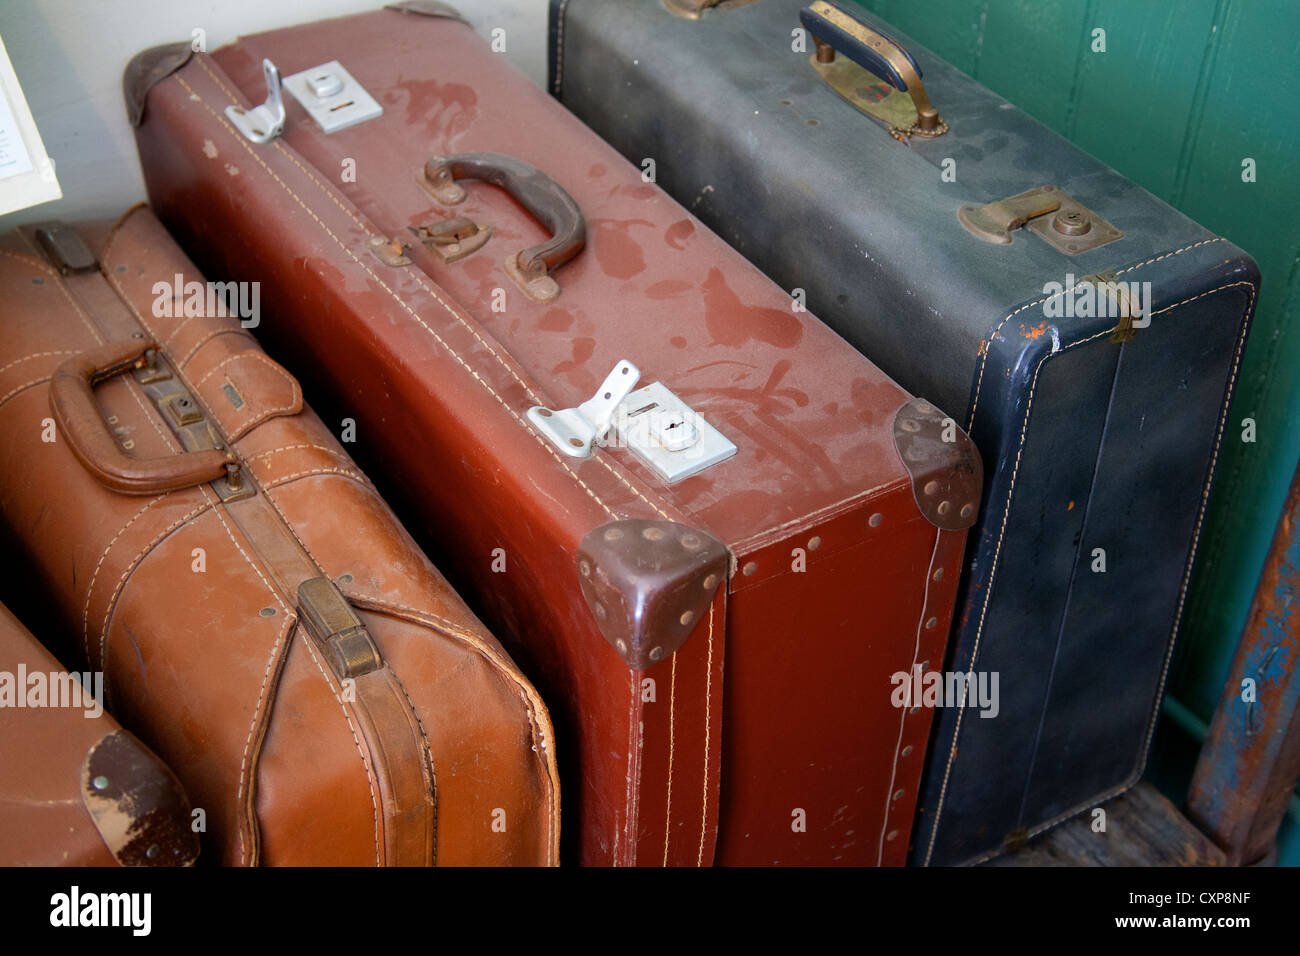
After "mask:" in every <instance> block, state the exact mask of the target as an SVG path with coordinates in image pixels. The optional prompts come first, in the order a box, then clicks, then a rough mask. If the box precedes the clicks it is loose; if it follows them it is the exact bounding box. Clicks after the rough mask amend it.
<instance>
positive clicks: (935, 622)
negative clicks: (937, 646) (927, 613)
mask: <svg viewBox="0 0 1300 956" xmlns="http://www.w3.org/2000/svg"><path fill="white" fill-rule="evenodd" d="M938 623H939V619H938V618H937V617H932V618H930V620H928V621H926V622H925V629H926V630H927V631H932V630H934V628H935V627H936V625H938Z"/></svg>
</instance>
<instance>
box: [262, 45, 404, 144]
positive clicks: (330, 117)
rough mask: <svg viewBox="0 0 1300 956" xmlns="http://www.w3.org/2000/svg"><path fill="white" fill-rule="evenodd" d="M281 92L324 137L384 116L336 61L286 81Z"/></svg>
mask: <svg viewBox="0 0 1300 956" xmlns="http://www.w3.org/2000/svg"><path fill="white" fill-rule="evenodd" d="M284 88H285V89H287V90H288V91H289V92H290V93H292V94H293V98H294V99H295V100H297V101H298V102H299V103H300V104H301V105H302V108H303V109H305V110H306V111H307V112H308V113H309V114H311V118H312V119H314V120H315V121H316V123H317V125H319V126H320V128H321V129H323V130H324V131H325V132H326V133H337V132H338V131H339V130H341V129H347V128H348V127H349V126H356V125H357V124H358V123H364V122H365V121H366V120H368V119H374V118H375V117H376V116H382V115H383V113H384V108H383V107H382V106H380V105H379V103H378V102H376V100H375V98H374V97H373V96H371V95H370V94H369V93H367V92H366V90H365V87H363V86H362V85H361V84H360V83H358V82H357V81H356V80H355V79H354V78H353V76H352V74H351V73H349V72H348V71H347V70H345V69H344V68H343V64H341V63H339V61H338V60H330V61H329V62H328V63H322V64H321V65H320V66H317V67H314V68H312V69H310V70H303V71H302V72H301V73H295V74H293V76H290V77H286V78H285V81H284Z"/></svg>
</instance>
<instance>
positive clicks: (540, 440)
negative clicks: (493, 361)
mask: <svg viewBox="0 0 1300 956" xmlns="http://www.w3.org/2000/svg"><path fill="white" fill-rule="evenodd" d="M200 62H202V61H200ZM173 77H174V78H175V79H176V81H177V82H178V83H179V84H180V85H181V86H182V87H184V88H185V89H186V90H188V91H189V92H190V94H191V96H193V97H194V98H195V99H197V100H198V101H199V102H200V103H201V104H202V105H203V107H204V108H205V109H206V110H207V111H208V112H209V113H210V114H212V116H213V117H214V118H216V119H217V120H218V122H219V123H220V124H221V125H222V126H224V127H225V128H226V129H227V131H228V132H229V133H230V135H231V137H232V138H234V139H236V141H237V142H239V143H240V144H241V145H243V146H244V147H245V148H246V149H248V152H249V155H250V156H252V157H253V159H254V160H256V161H257V162H258V163H259V164H260V165H261V166H262V168H263V169H265V170H266V172H267V173H268V174H269V175H270V176H271V178H272V179H274V180H275V181H276V182H277V183H279V184H280V186H281V188H283V189H284V190H285V191H286V192H287V193H288V194H289V195H290V196H293V198H294V199H295V200H296V201H297V202H298V204H299V205H300V206H301V207H302V209H303V211H305V212H306V213H307V214H308V215H310V216H311V217H312V218H313V219H315V220H316V223H317V224H318V225H319V226H320V227H321V229H322V231H324V232H325V233H326V234H327V235H328V236H329V237H330V238H331V239H333V240H334V241H335V243H337V244H338V246H339V248H341V249H342V250H343V252H344V253H345V254H346V255H347V256H348V257H349V258H350V259H352V261H353V262H355V263H356V264H357V265H358V266H360V267H361V268H362V269H363V270H364V271H365V272H366V273H368V274H369V275H370V277H371V278H372V279H374V280H375V282H376V283H377V284H378V285H379V286H380V287H381V288H383V289H384V291H386V292H387V293H388V294H389V295H390V296H391V297H392V298H393V299H394V300H395V301H396V302H397V303H398V305H400V306H401V307H402V308H403V309H404V310H405V311H406V313H407V314H408V315H410V316H411V318H412V319H414V320H415V322H416V323H417V324H418V325H420V326H421V327H422V328H423V329H424V330H425V331H426V332H428V333H429V334H430V335H431V336H433V338H434V340H435V341H437V343H438V344H439V345H441V346H442V347H443V349H444V350H445V351H447V352H448V353H449V354H450V355H451V356H452V358H454V359H455V360H456V362H457V363H458V364H459V365H460V366H461V367H462V368H464V369H465V370H466V371H467V372H468V373H469V374H470V376H471V377H472V378H473V379H474V380H475V381H477V382H478V383H479V384H480V385H482V386H483V387H484V388H485V389H486V390H487V391H488V392H489V394H491V395H492V397H493V398H495V399H496V401H497V403H498V404H500V405H501V407H502V408H504V409H505V410H506V412H507V413H509V415H510V416H511V417H512V418H513V419H514V420H515V421H516V422H517V423H518V424H519V425H520V426H521V427H522V428H523V429H524V430H525V431H526V432H527V433H528V434H529V435H531V436H532V437H533V439H534V440H535V441H536V442H537V443H538V444H539V445H540V446H541V447H542V448H544V449H545V450H546V451H547V452H548V453H550V455H551V457H552V458H554V459H555V461H556V462H557V463H558V464H559V465H560V467H561V468H563V469H564V470H565V471H567V472H568V473H569V474H570V476H572V478H573V479H574V481H576V482H577V483H578V485H579V486H580V487H581V488H582V489H583V490H584V491H585V492H586V493H587V494H588V496H590V497H591V499H592V500H593V501H595V502H596V503H597V504H598V505H599V506H600V507H601V508H602V509H603V510H604V511H605V513H606V514H608V515H609V516H610V518H613V519H617V518H618V515H617V514H615V512H614V511H613V509H611V508H610V507H609V506H608V505H606V504H605V502H604V501H602V500H601V498H600V497H599V496H598V495H597V494H596V493H595V492H594V491H593V490H592V489H591V488H590V487H589V486H588V485H587V483H586V482H584V481H583V480H582V479H581V478H579V477H578V476H577V474H576V473H575V472H574V471H573V470H572V469H570V468H569V466H568V465H567V464H565V462H564V461H563V460H562V459H561V458H560V456H559V453H558V452H557V451H556V450H555V449H554V448H553V447H551V445H550V443H549V442H547V440H546V439H545V438H543V437H542V436H541V435H539V434H537V432H535V431H534V430H533V429H532V428H531V427H530V426H529V425H528V424H527V422H526V421H525V420H524V419H523V418H522V417H521V416H520V415H519V413H518V412H516V411H515V410H514V409H513V408H512V407H511V406H510V404H509V403H508V402H506V400H505V399H504V398H503V397H502V396H501V395H499V394H498V393H497V391H496V390H495V389H494V388H492V386H491V385H489V384H488V383H487V382H486V381H485V380H484V379H483V377H482V376H481V375H479V373H478V371H477V370H476V369H474V368H473V367H471V366H470V364H469V363H468V362H466V361H465V359H464V358H462V357H461V356H460V354H459V353H457V352H456V350H455V349H453V348H452V347H451V345H450V344H448V342H447V341H446V340H445V339H443V338H442V336H440V335H439V334H438V333H437V332H435V331H434V330H433V329H432V328H431V327H430V326H429V325H428V324H427V323H426V322H425V321H424V320H423V319H422V318H420V316H419V314H418V313H416V311H415V310H414V309H413V308H411V306H410V305H409V304H408V303H406V302H405V301H404V300H403V299H402V297H401V295H400V294H398V293H397V292H396V291H395V290H394V289H392V288H391V287H390V286H389V285H388V284H387V283H386V282H384V281H383V279H381V278H380V277H379V276H378V275H377V274H376V273H375V272H374V270H372V269H371V268H370V267H369V265H367V264H366V263H365V262H363V261H362V260H361V259H359V258H358V257H357V256H356V255H355V254H354V253H353V252H352V250H350V249H349V248H348V247H347V246H346V244H344V243H343V241H342V240H341V239H339V238H338V236H336V235H335V234H334V233H333V232H332V231H331V230H330V228H329V227H328V226H326V225H325V223H324V222H323V221H322V220H321V219H320V217H319V216H317V215H316V213H315V212H314V211H313V210H312V209H311V207H310V206H308V205H307V204H306V203H305V202H304V201H303V200H302V199H301V198H300V197H299V196H298V195H297V194H296V193H295V192H294V191H293V190H292V189H290V188H289V186H288V185H287V184H285V182H284V181H283V180H282V179H280V177H279V176H278V175H276V173H275V171H274V170H272V169H271V168H270V167H269V166H267V165H266V163H265V162H264V161H263V160H262V158H261V157H260V156H258V155H257V154H256V153H254V152H253V151H252V150H251V149H249V148H248V146H247V144H246V143H244V142H243V140H242V137H240V135H239V134H238V133H237V132H235V130H234V129H233V128H232V127H231V126H230V124H229V123H227V122H226V120H225V119H224V118H223V117H221V116H220V115H219V114H217V113H216V111H215V110H213V109H212V107H210V106H208V104H207V103H206V102H205V101H204V100H203V98H202V97H201V96H199V95H198V94H197V93H196V92H194V89H193V88H192V87H191V86H190V85H189V84H188V83H186V82H185V80H184V78H183V77H182V76H181V75H180V74H179V73H176V74H173ZM511 371H512V374H514V373H513V370H511ZM516 377H517V374H516ZM593 460H595V461H601V462H602V464H605V466H606V467H607V468H608V467H609V466H608V464H607V463H605V462H604V461H603V459H602V458H601V457H600V456H594V457H593ZM620 480H622V478H621V477H620ZM624 484H626V482H624ZM637 494H638V496H639V497H641V498H642V499H643V500H646V499H645V497H644V496H643V495H640V493H639V492H637ZM646 503H647V504H650V502H649V501H648V500H646ZM650 506H651V507H653V508H655V510H656V511H659V513H660V514H663V512H662V511H661V510H660V509H658V508H657V507H655V506H654V505H653V504H651V505H650ZM665 517H667V516H665Z"/></svg>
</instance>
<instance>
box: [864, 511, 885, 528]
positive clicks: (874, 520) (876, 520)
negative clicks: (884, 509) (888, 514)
mask: <svg viewBox="0 0 1300 956" xmlns="http://www.w3.org/2000/svg"><path fill="white" fill-rule="evenodd" d="M884 520H885V516H884V515H882V514H881V513H880V512H879V511H877V512H876V513H875V514H873V515H872V516H871V517H870V518H868V519H867V524H869V525H871V527H873V528H879V527H880V522H882V521H884Z"/></svg>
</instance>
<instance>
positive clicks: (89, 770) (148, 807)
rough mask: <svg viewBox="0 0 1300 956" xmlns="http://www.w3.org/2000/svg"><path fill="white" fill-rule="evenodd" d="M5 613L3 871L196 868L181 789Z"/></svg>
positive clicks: (90, 687)
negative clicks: (20, 868) (10, 868)
mask: <svg viewBox="0 0 1300 956" xmlns="http://www.w3.org/2000/svg"><path fill="white" fill-rule="evenodd" d="M102 692H103V675H102V674H99V675H95V674H94V673H92V672H85V673H83V674H69V673H68V672H66V671H64V669H63V666H62V665H61V664H60V663H59V662H58V661H57V660H55V659H54V656H53V655H52V654H50V652H49V651H47V650H46V649H45V648H44V647H42V646H41V644H40V642H39V641H37V640H36V638H35V637H33V636H32V635H31V633H30V632H29V631H28V630H27V628H25V627H23V625H22V624H21V623H19V621H18V619H17V618H16V617H14V616H13V615H12V614H11V613H9V609H8V608H6V607H5V606H4V605H2V604H0V866H189V865H190V864H191V863H193V862H194V859H195V857H197V856H198V853H199V839H198V836H197V835H196V834H195V832H194V830H193V827H192V825H191V819H190V805H189V801H188V800H187V799H186V798H185V791H184V790H182V789H181V785H180V782H179V781H178V780H177V779H176V776H175V775H174V774H173V773H172V772H171V770H170V769H168V767H167V765H166V764H164V763H163V762H162V761H161V760H159V759H158V758H157V757H156V756H155V755H154V754H153V753H152V752H150V750H149V748H147V747H145V745H144V744H142V743H140V741H138V740H136V738H135V737H134V736H132V735H131V734H130V733H128V732H127V731H125V730H123V729H122V727H121V725H119V724H118V722H117V721H116V720H114V719H113V718H112V717H111V716H110V715H109V714H108V713H106V712H105V710H104V706H103V697H102Z"/></svg>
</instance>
